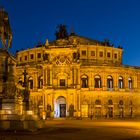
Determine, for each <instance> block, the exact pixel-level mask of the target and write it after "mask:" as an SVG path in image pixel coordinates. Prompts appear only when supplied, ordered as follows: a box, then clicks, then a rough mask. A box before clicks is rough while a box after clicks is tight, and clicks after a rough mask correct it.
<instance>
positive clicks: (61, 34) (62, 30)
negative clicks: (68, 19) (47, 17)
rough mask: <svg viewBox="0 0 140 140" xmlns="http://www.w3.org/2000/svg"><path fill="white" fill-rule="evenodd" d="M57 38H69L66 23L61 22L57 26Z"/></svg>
mask: <svg viewBox="0 0 140 140" xmlns="http://www.w3.org/2000/svg"><path fill="white" fill-rule="evenodd" d="M55 36H56V39H66V38H68V32H67V29H66V25H64V24H60V25H58V26H57V31H56V32H55Z"/></svg>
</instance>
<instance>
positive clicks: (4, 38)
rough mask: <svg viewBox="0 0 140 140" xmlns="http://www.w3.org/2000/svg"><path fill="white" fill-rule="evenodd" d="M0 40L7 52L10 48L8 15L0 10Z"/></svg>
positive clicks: (10, 32) (10, 37)
mask: <svg viewBox="0 0 140 140" xmlns="http://www.w3.org/2000/svg"><path fill="white" fill-rule="evenodd" d="M0 38H1V42H2V45H3V47H4V48H5V49H6V50H8V48H10V47H11V42H12V31H11V27H10V23H9V18H8V13H7V12H6V11H5V9H4V8H0Z"/></svg>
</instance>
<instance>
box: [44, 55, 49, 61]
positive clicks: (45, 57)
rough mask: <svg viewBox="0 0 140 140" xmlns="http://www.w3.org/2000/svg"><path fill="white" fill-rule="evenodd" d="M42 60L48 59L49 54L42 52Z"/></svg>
mask: <svg viewBox="0 0 140 140" xmlns="http://www.w3.org/2000/svg"><path fill="white" fill-rule="evenodd" d="M43 60H44V61H46V60H49V54H48V53H45V54H43Z"/></svg>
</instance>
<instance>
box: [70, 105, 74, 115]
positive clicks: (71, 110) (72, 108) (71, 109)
mask: <svg viewBox="0 0 140 140" xmlns="http://www.w3.org/2000/svg"><path fill="white" fill-rule="evenodd" d="M74 112H75V110H74V105H73V104H71V105H70V106H69V116H70V117H73V116H74Z"/></svg>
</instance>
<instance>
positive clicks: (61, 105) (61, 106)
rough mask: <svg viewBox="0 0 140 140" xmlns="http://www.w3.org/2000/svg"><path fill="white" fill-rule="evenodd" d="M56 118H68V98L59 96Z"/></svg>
mask: <svg viewBox="0 0 140 140" xmlns="http://www.w3.org/2000/svg"><path fill="white" fill-rule="evenodd" d="M54 107H55V108H54V110H55V118H59V117H61V118H62V117H66V98H65V97H63V96H59V97H58V98H57V99H56V101H55V103H54Z"/></svg>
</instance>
